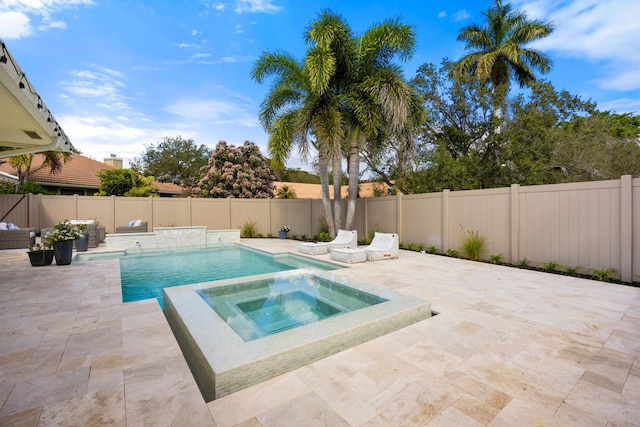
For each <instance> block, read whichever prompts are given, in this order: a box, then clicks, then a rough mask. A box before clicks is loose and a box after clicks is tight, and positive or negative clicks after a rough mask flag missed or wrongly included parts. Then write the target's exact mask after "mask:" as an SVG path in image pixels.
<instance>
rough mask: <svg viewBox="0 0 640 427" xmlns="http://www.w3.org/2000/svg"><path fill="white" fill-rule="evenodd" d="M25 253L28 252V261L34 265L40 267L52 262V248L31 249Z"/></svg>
mask: <svg viewBox="0 0 640 427" xmlns="http://www.w3.org/2000/svg"><path fill="white" fill-rule="evenodd" d="M27 253H28V254H29V261H30V262H31V265H32V266H34V267H42V266H44V265H49V264H51V263H52V262H53V249H49V250H45V251H32V252H27Z"/></svg>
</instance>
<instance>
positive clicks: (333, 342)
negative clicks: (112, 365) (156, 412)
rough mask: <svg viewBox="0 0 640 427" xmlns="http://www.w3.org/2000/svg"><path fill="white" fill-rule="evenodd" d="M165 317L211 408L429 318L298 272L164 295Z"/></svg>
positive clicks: (410, 304) (335, 280)
mask: <svg viewBox="0 0 640 427" xmlns="http://www.w3.org/2000/svg"><path fill="white" fill-rule="evenodd" d="M164 311H165V314H166V316H167V319H168V320H169V324H170V325H171V328H172V330H173V332H174V335H175V336H176V339H177V340H178V343H179V344H180V347H181V348H182V352H183V354H184V355H185V358H186V359H187V362H188V363H189V366H190V368H191V371H192V373H193V375H194V377H195V379H196V382H197V383H198V386H199V387H200V391H201V392H202V395H203V397H204V398H205V400H206V401H211V400H214V399H216V398H219V397H222V396H225V395H228V394H230V393H233V392H235V391H238V390H241V389H243V388H246V387H249V386H251V385H253V384H257V383H259V382H262V381H264V380H267V379H269V378H272V377H275V376H277V375H280V374H283V373H285V372H288V371H291V370H293V369H296V368H299V367H300V366H304V365H306V364H308V363H311V362H314V361H316V360H319V359H322V358H325V357H327V356H330V355H332V354H334V353H337V352H339V351H342V350H345V349H347V348H350V347H353V346H355V345H358V344H361V343H363V342H366V341H369V340H371V339H373V338H376V337H379V336H381V335H384V334H387V333H389V332H392V331H395V330H397V329H400V328H403V327H405V326H408V325H411V324H413V323H416V322H418V321H420V320H424V319H426V318H429V317H431V304H430V303H429V302H427V301H424V300H421V299H419V298H415V297H411V296H408V295H404V294H401V293H398V292H394V291H391V290H389V289H385V288H379V287H374V286H372V285H369V284H366V283H360V282H356V281H353V280H350V279H347V278H345V277H341V276H339V275H338V274H336V273H333V272H321V271H317V270H312V269H302V270H294V271H288V272H282V273H270V274H264V275H259V276H252V277H244V278H238V279H229V280H221V281H216V282H208V283H199V284H195V285H187V286H181V287H178V288H166V289H164ZM218 313H220V314H218ZM225 319H226V320H225Z"/></svg>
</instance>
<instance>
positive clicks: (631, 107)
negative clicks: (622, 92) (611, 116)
mask: <svg viewBox="0 0 640 427" xmlns="http://www.w3.org/2000/svg"><path fill="white" fill-rule="evenodd" d="M598 109H599V110H602V111H613V112H615V113H619V114H624V113H633V114H640V99H632V98H619V99H612V100H610V101H606V102H603V103H601V104H598Z"/></svg>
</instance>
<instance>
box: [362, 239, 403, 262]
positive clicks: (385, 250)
mask: <svg viewBox="0 0 640 427" xmlns="http://www.w3.org/2000/svg"><path fill="white" fill-rule="evenodd" d="M399 246H400V238H399V237H398V235H397V234H395V233H375V234H374V236H373V240H372V241H371V244H370V245H369V246H367V247H365V248H364V251H365V252H366V254H367V261H380V260H383V259H392V258H398V257H399V256H400V250H399Z"/></svg>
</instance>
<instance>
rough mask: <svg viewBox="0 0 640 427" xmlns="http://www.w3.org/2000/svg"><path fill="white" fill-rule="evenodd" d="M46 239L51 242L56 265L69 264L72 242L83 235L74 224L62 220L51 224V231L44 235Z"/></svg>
mask: <svg viewBox="0 0 640 427" xmlns="http://www.w3.org/2000/svg"><path fill="white" fill-rule="evenodd" d="M45 237H46V238H47V241H49V242H51V243H52V244H53V254H54V257H55V259H56V265H68V264H71V260H72V258H73V242H74V241H75V240H78V239H82V238H83V237H84V236H83V235H82V233H81V232H80V230H78V227H77V226H76V225H75V224H71V223H70V222H69V220H66V219H65V220H64V221H61V222H59V223H57V224H56V225H54V226H53V232H51V233H48V234H47V235H46V236H45Z"/></svg>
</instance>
